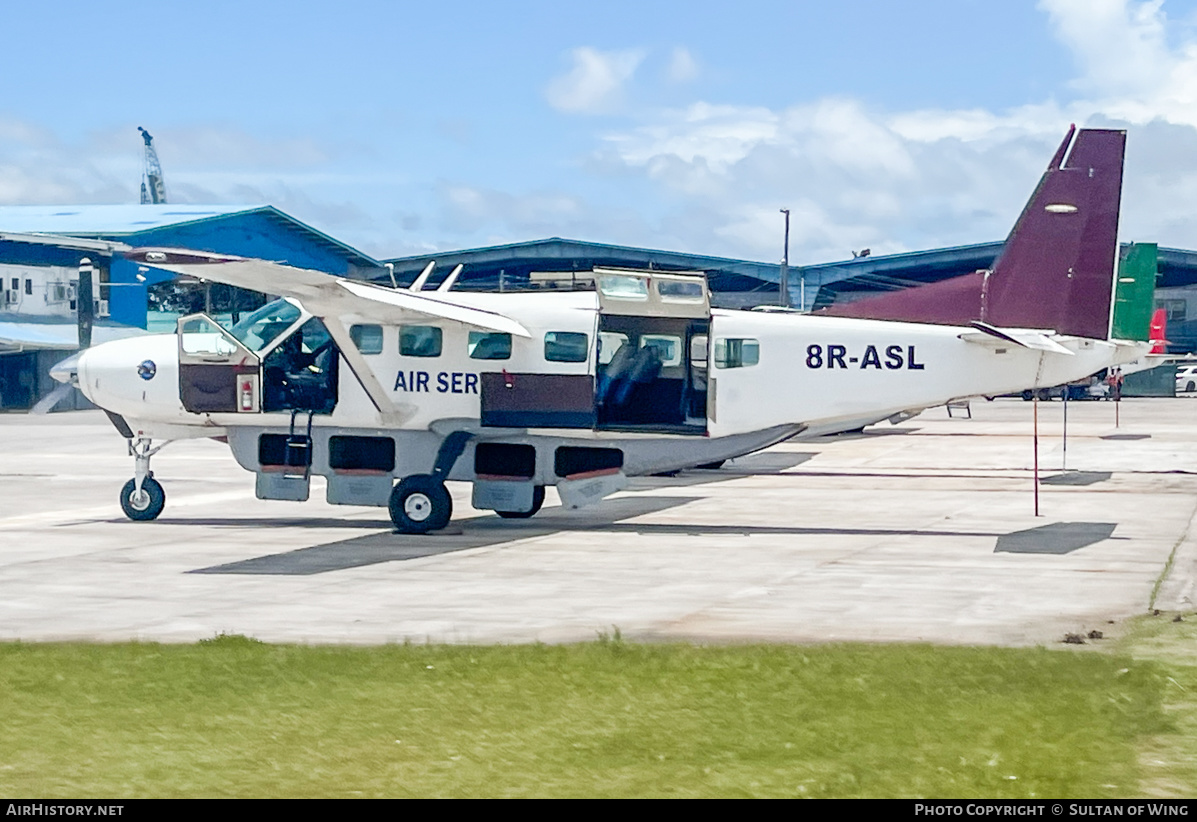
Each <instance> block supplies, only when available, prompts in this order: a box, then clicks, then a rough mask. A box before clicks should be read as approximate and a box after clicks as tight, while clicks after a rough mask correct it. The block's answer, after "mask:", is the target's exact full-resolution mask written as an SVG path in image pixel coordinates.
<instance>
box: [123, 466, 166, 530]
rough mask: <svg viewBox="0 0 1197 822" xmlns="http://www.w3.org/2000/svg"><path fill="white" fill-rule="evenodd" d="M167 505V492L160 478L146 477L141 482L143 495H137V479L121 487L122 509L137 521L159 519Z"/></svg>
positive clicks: (126, 514) (127, 515)
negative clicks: (160, 482) (159, 481)
mask: <svg viewBox="0 0 1197 822" xmlns="http://www.w3.org/2000/svg"><path fill="white" fill-rule="evenodd" d="M164 507H166V492H165V491H163V490H162V486H161V485H160V484H159V483H158V480H156V479H154V478H153V477H146V478H145V480H144V481H143V482H142V483H141V496H140V497H138V496H137V481H136V480H129V481H128V482H126V483H125V487H124V488H122V489H121V510H122V511H124V512H125V516H126V517H128V518H129V519H131V520H136V521H137V522H148V521H149V520H152V519H157V518H158V515H159V514H161V513H162V509H163V508H164Z"/></svg>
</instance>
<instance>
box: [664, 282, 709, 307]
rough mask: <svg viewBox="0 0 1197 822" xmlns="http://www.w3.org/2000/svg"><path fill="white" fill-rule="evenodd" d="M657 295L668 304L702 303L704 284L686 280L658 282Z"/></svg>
mask: <svg viewBox="0 0 1197 822" xmlns="http://www.w3.org/2000/svg"><path fill="white" fill-rule="evenodd" d="M657 293H658V294H660V295H661V299H663V300H665V301H666V302H678V303H695V302H697V303H700V302H702V283H700V282H697V281H694V282H687V281H684V280H658V281H657Z"/></svg>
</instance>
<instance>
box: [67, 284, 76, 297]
mask: <svg viewBox="0 0 1197 822" xmlns="http://www.w3.org/2000/svg"><path fill="white" fill-rule="evenodd" d="M78 292H79V289H78V288H76V287H75V286H74V285H68V286H67V293H66V298H67V299H68V300H73V299H75V295H76V294H77V293H78Z"/></svg>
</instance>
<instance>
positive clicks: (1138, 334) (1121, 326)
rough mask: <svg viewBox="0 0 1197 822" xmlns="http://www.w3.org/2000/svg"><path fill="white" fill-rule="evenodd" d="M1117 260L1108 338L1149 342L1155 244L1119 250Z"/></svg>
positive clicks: (1155, 259) (1156, 260)
mask: <svg viewBox="0 0 1197 822" xmlns="http://www.w3.org/2000/svg"><path fill="white" fill-rule="evenodd" d="M1119 258H1120V259H1119V261H1118V278H1117V281H1116V285H1115V286H1114V321H1113V324H1112V325H1111V328H1110V336H1111V337H1112V338H1113V339H1117V340H1143V341H1146V340H1150V339H1151V330H1150V329H1151V311H1152V307H1153V305H1154V303H1155V277H1156V268H1157V265H1158V258H1159V247H1158V246H1157V245H1156V244H1155V243H1131V244H1130V245H1129V246H1127V247H1126V248H1124V249H1122V253H1121V254H1120V255H1119Z"/></svg>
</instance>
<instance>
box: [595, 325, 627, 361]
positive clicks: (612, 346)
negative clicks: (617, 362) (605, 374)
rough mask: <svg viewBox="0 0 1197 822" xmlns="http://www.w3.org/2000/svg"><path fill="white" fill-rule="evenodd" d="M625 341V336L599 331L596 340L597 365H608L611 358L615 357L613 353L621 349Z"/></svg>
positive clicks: (613, 332)
mask: <svg viewBox="0 0 1197 822" xmlns="http://www.w3.org/2000/svg"><path fill="white" fill-rule="evenodd" d="M627 341H628V335H627V334H619V333H617V332H615V331H600V332H599V339H598V361H599V365H607V364H608V363H610V362H611V358H612V357H614V356H615V352H616V351H618V350H619V349H621V348H623V346H624V343H626V342H627Z"/></svg>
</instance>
